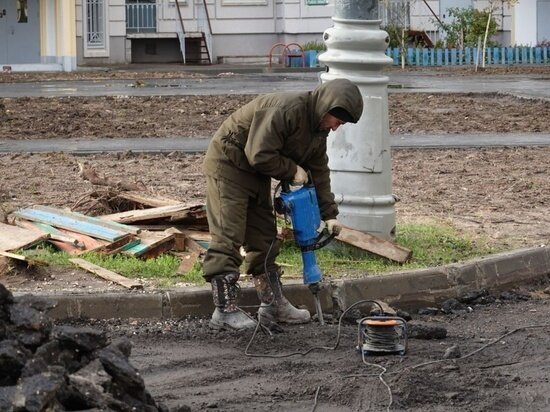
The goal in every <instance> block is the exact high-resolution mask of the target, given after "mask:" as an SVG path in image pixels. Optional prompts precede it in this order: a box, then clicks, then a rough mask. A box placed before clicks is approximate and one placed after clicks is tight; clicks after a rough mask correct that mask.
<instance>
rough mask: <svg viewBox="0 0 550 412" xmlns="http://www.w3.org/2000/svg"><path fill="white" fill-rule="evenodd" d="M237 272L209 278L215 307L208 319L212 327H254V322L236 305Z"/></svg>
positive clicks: (237, 293)
mask: <svg viewBox="0 0 550 412" xmlns="http://www.w3.org/2000/svg"><path fill="white" fill-rule="evenodd" d="M238 280H239V274H238V273H225V274H223V275H217V276H214V278H213V279H212V280H211V282H210V283H211V284H212V297H213V300H214V305H215V306H216V309H215V310H214V313H213V314H212V319H210V327H211V328H213V329H232V330H238V331H240V330H247V329H254V328H255V327H256V322H254V321H253V320H252V319H251V318H249V317H248V316H247V315H246V314H245V313H243V312H242V311H241V310H239V308H238V307H237V298H238V296H239V291H240V288H239V285H238V283H237V281H238Z"/></svg>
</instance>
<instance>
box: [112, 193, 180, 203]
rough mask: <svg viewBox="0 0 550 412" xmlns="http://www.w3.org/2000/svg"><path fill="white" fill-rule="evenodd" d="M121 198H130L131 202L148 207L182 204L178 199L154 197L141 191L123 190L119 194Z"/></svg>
mask: <svg viewBox="0 0 550 412" xmlns="http://www.w3.org/2000/svg"><path fill="white" fill-rule="evenodd" d="M117 197H119V198H121V199H124V200H128V201H130V202H134V203H138V204H140V205H144V206H147V207H160V206H172V205H181V204H182V203H181V202H180V201H178V200H174V199H169V198H166V197H161V196H157V195H155V196H154V197H149V196H146V195H144V194H143V193H140V192H132V191H130V192H121V193H120V194H118V196H117Z"/></svg>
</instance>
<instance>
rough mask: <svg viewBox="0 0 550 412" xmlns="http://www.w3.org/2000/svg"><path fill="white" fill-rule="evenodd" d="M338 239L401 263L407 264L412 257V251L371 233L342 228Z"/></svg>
mask: <svg viewBox="0 0 550 412" xmlns="http://www.w3.org/2000/svg"><path fill="white" fill-rule="evenodd" d="M336 239H338V240H340V241H341V242H344V243H347V244H350V245H352V246H355V247H358V248H359V249H363V250H366V251H368V252H371V253H374V254H375V255H378V256H382V257H385V258H387V259H390V260H393V261H395V262H399V263H404V262H406V261H407V260H409V259H410V257H411V255H412V251H411V250H409V249H407V248H404V247H402V246H399V245H397V244H395V243H393V242H390V241H387V240H385V239H382V238H379V237H377V236H374V235H371V234H369V233H363V232H360V231H358V230H354V229H350V228H347V227H343V228H342V231H341V232H340V234H339V235H338V236H336Z"/></svg>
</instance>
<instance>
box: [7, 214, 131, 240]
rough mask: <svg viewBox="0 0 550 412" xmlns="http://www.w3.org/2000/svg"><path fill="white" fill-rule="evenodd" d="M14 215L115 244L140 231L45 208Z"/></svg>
mask: <svg viewBox="0 0 550 412" xmlns="http://www.w3.org/2000/svg"><path fill="white" fill-rule="evenodd" d="M13 214H14V215H15V216H17V217H19V218H23V219H27V220H32V221H33V222H41V223H46V224H49V225H52V226H54V227H57V228H62V229H68V230H71V231H73V232H78V233H82V234H85V235H89V236H92V237H94V238H98V239H102V240H107V241H109V242H114V241H116V240H118V239H120V238H122V237H124V236H127V235H128V233H131V232H134V231H136V230H139V229H136V228H130V227H124V226H123V225H119V226H120V227H119V226H114V225H109V224H105V223H107V222H104V221H102V220H101V219H97V218H94V217H90V216H86V215H82V214H80V213H75V212H67V211H60V210H57V209H54V208H47V207H45V206H35V207H34V208H28V209H21V210H18V211H16V212H14V213H13ZM109 223H110V222H109ZM121 227H124V230H121V229H120V228H121Z"/></svg>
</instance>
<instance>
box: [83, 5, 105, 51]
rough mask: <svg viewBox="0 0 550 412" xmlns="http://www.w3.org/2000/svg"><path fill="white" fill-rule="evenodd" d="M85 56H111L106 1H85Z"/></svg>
mask: <svg viewBox="0 0 550 412" xmlns="http://www.w3.org/2000/svg"><path fill="white" fill-rule="evenodd" d="M83 3H84V4H83V6H84V7H83V12H84V16H83V20H84V56H86V57H105V56H108V55H109V50H108V35H107V7H106V4H105V3H106V1H105V0H84V1H83Z"/></svg>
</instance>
